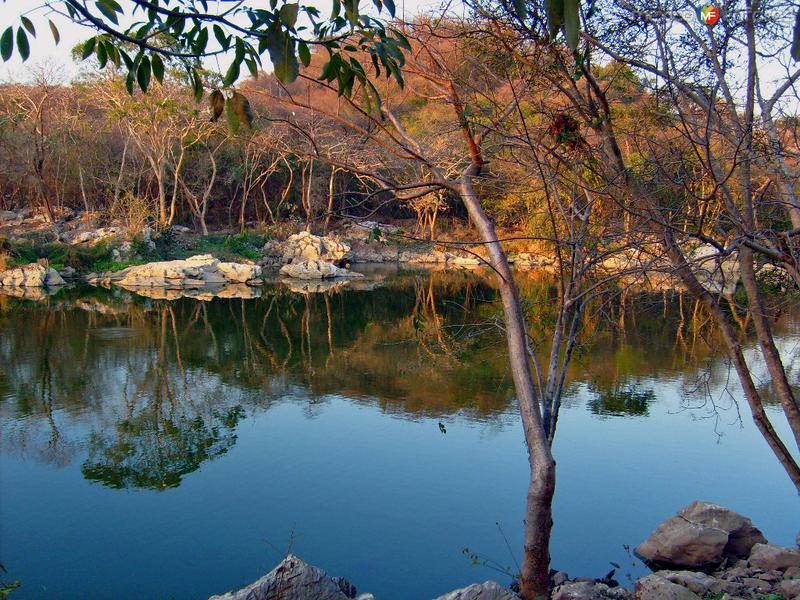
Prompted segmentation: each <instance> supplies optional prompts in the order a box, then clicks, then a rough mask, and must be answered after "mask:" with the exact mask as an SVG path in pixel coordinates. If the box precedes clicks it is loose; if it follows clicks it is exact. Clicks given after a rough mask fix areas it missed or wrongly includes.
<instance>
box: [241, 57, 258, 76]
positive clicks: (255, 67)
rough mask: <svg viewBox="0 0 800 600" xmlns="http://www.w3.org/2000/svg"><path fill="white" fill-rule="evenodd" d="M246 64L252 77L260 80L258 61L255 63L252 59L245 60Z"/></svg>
mask: <svg viewBox="0 0 800 600" xmlns="http://www.w3.org/2000/svg"><path fill="white" fill-rule="evenodd" d="M244 64H246V65H247V70H248V71H250V75H251V76H252V77H253V79H258V65H257V64H256V61H254V60H253V59H252V58H245V59H244Z"/></svg>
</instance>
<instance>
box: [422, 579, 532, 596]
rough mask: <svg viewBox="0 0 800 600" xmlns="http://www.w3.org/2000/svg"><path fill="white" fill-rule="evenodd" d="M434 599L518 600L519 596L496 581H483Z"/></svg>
mask: <svg viewBox="0 0 800 600" xmlns="http://www.w3.org/2000/svg"><path fill="white" fill-rule="evenodd" d="M436 600H519V596H517V595H516V594H515V593H514V592H512V591H510V590H508V589H506V588H504V587H503V586H501V585H500V584H499V583H497V582H496V581H485V582H483V583H475V584H473V585H470V586H467V587H465V588H461V589H460V590H454V591H452V592H450V593H449V594H445V595H444V596H439V597H438V598H436Z"/></svg>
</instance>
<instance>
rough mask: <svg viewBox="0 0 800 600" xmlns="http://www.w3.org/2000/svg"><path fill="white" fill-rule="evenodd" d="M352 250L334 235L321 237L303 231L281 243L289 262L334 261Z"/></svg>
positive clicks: (283, 254) (285, 259) (283, 253)
mask: <svg viewBox="0 0 800 600" xmlns="http://www.w3.org/2000/svg"><path fill="white" fill-rule="evenodd" d="M348 252H350V246H348V245H347V244H345V243H344V242H342V241H340V240H338V239H336V238H334V237H328V236H326V237H320V236H318V235H314V234H313V233H309V232H308V231H301V232H300V233H296V234H294V235H291V236H289V238H288V239H287V240H286V241H285V242H283V243H282V244H281V253H282V256H283V259H284V261H286V262H288V263H295V262H300V263H302V262H307V261H310V260H322V261H327V262H333V261H337V260H341V259H342V258H344V257H345V256H346V255H347V253H348Z"/></svg>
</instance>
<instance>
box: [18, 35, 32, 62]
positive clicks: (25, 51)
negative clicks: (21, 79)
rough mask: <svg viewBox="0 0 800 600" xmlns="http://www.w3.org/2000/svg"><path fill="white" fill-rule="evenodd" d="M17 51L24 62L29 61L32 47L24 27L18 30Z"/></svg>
mask: <svg viewBox="0 0 800 600" xmlns="http://www.w3.org/2000/svg"><path fill="white" fill-rule="evenodd" d="M17 51H18V52H19V55H20V56H21V57H22V60H23V62H24V61H26V60H28V57H29V56H30V55H31V46H30V44H28V34H26V33H25V30H24V29H23V28H22V27H19V28H18V29H17Z"/></svg>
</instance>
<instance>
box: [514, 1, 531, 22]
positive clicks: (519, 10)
mask: <svg viewBox="0 0 800 600" xmlns="http://www.w3.org/2000/svg"><path fill="white" fill-rule="evenodd" d="M513 2H514V12H515V13H516V14H517V18H518V19H519V20H520V21H524V20H525V19H527V18H528V6H527V5H526V4H525V0H513Z"/></svg>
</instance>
